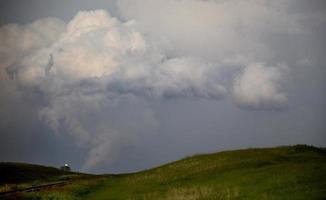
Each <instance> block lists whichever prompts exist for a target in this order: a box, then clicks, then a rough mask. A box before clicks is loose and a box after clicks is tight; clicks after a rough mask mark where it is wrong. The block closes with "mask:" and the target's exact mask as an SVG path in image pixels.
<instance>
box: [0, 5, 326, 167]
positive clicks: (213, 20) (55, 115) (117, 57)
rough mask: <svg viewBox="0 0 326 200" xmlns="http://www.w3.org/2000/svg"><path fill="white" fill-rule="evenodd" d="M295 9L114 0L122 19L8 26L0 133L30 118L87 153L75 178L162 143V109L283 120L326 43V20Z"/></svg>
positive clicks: (86, 17)
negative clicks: (195, 104) (197, 104)
mask: <svg viewBox="0 0 326 200" xmlns="http://www.w3.org/2000/svg"><path fill="white" fill-rule="evenodd" d="M295 5H296V3H295V1H287V2H284V1H273V2H271V1H267V0H266V1H255V0H252V1H246V2H243V1H238V0H231V1H217V0H216V1H213V0H212V1H202V0H187V1H185V0H181V1H177V0H167V1H160V0H154V1H153V0H133V1H130V0H119V1H117V7H118V8H119V12H120V17H119V18H117V17H113V16H111V15H110V14H109V13H108V11H106V10H93V11H80V12H79V13H77V14H76V16H75V17H74V18H73V19H71V20H70V21H69V22H64V21H62V20H60V19H57V18H45V19H40V20H37V21H35V22H33V23H31V24H27V25H19V24H8V25H4V26H2V27H1V28H0V58H1V63H0V81H1V87H0V91H1V94H2V95H1V97H2V98H1V101H0V109H1V110H0V111H1V112H0V117H1V127H7V126H8V124H10V123H16V122H17V120H18V119H19V117H18V116H19V115H21V114H24V115H28V116H30V117H31V119H30V120H31V121H32V122H31V123H33V122H34V121H40V122H42V123H43V124H44V125H45V126H47V127H49V128H50V129H51V130H52V131H53V133H55V134H57V135H65V136H67V137H69V138H71V140H72V141H73V143H74V144H73V145H75V147H74V148H77V149H81V151H83V152H85V153H86V154H87V156H84V157H83V158H84V159H85V160H84V161H83V164H82V170H84V171H89V170H92V169H94V168H97V167H98V166H101V165H103V164H108V163H111V162H114V160H115V159H117V158H118V156H119V152H120V151H123V150H124V148H126V147H128V146H129V145H132V144H135V145H137V144H139V143H142V141H143V140H146V138H151V137H153V135H156V134H163V133H162V124H164V123H167V122H166V119H165V120H162V119H161V117H160V116H159V115H160V111H161V109H162V108H161V106H162V107H164V106H163V105H164V104H166V102H180V101H181V102H185V104H186V103H187V102H191V101H193V100H195V101H196V100H198V101H202V100H204V101H207V102H210V103H211V102H214V103H215V102H216V104H219V103H221V102H217V101H218V100H220V101H231V102H233V103H234V104H235V105H236V106H237V107H238V109H244V110H245V111H246V112H250V111H252V112H256V111H268V112H274V111H282V110H283V111H284V112H287V111H286V109H288V108H289V107H291V102H292V101H291V98H293V95H294V94H295V93H296V92H295V90H296V89H297V88H300V87H301V84H302V83H298V80H302V78H301V79H300V76H301V75H300V74H301V73H302V72H303V71H304V70H301V68H303V67H310V68H311V70H316V72H317V71H322V72H325V70H324V68H323V67H324V65H325V63H326V62H325V58H324V57H322V56H321V55H322V53H320V52H325V51H324V50H325V46H324V45H320V44H319V46H318V45H314V43H315V42H316V40H317V41H320V42H322V41H321V39H322V38H321V37H320V38H319V39H318V37H317V39H316V35H317V36H318V34H320V35H322V32H323V31H324V28H323V27H325V23H326V15H325V12H324V11H325V10H320V11H319V10H317V11H314V12H303V11H300V10H299V11H297V10H296V9H294V8H296V6H295ZM312 22H313V23H312ZM312 27H321V28H319V29H317V31H316V30H315V29H312ZM282 41H287V42H288V43H289V44H290V45H285V44H284V43H285V42H282ZM311 51H319V52H317V53H311ZM311 66H314V67H311ZM316 66H317V67H316ZM310 74H313V75H314V74H315V72H314V71H313V72H310ZM304 77H305V76H304ZM320 80H321V79H320ZM293 85H295V86H293ZM296 85H298V86H296ZM315 85H318V86H319V87H321V88H322V87H323V86H322V84H320V83H316V84H315ZM299 86H300V87H299ZM291 87H292V88H294V89H292V90H291ZM290 92H292V93H290ZM294 98H295V97H294ZM314 98H316V99H321V100H322V99H324V96H316V97H314ZM210 103H209V104H210ZM193 110H196V109H195V108H193ZM171 112H172V113H174V114H175V115H178V113H179V112H182V111H178V110H172V111H171ZM229 120H232V119H229ZM26 123H27V122H26ZM234 123H235V122H234ZM167 126H169V123H167ZM171 126H173V125H172V124H171ZM180 126H182V124H180ZM239 126H240V125H239ZM3 130H5V128H3ZM177 130H178V128H176V129H175V130H174V132H176V134H177ZM230 131H231V130H230ZM198 134H199V133H198ZM175 137H176V138H178V136H177V135H176V136H175ZM239 137H244V136H239Z"/></svg>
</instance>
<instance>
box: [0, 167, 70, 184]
mask: <svg viewBox="0 0 326 200" xmlns="http://www.w3.org/2000/svg"><path fill="white" fill-rule="evenodd" d="M68 174H71V172H65V171H62V170H59V169H57V168H54V167H46V166H41V165H32V164H25V163H9V162H2V163H0V185H2V184H19V183H26V182H31V181H40V180H46V179H51V178H55V177H58V176H62V175H68Z"/></svg>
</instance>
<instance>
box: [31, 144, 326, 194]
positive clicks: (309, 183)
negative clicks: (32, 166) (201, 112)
mask: <svg viewBox="0 0 326 200" xmlns="http://www.w3.org/2000/svg"><path fill="white" fill-rule="evenodd" d="M49 195H50V196H51V195H55V197H56V198H52V199H76V200H77V199H108V200H110V199H114V200H119V199H124V200H125V199H129V200H130V199H135V200H138V199H139V200H146V199H148V200H161V199H166V200H183V199H184V200H195V199H198V200H211V199H326V150H325V149H324V148H315V147H311V146H306V145H296V146H291V147H277V148H262V149H246V150H237V151H227V152H219V153H214V154H205V155H196V156H192V157H188V158H185V159H182V160H179V161H177V162H173V163H169V164H166V165H163V166H160V167H157V168H154V169H150V170H146V171H143V172H138V173H133V174H125V175H124V174H122V175H116V176H104V177H103V176H102V177H100V178H95V179H92V180H91V181H88V182H87V183H86V184H85V181H84V182H75V183H74V184H72V185H70V186H67V188H64V189H60V190H55V191H47V192H40V193H35V194H33V195H29V196H28V197H29V198H30V199H42V198H43V199H49V198H48V197H49Z"/></svg>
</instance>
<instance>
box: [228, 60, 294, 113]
mask: <svg viewBox="0 0 326 200" xmlns="http://www.w3.org/2000/svg"><path fill="white" fill-rule="evenodd" d="M285 74H286V67H285V66H276V67H274V66H272V67H270V66H265V65H264V64H262V63H255V64H251V65H249V66H247V67H246V68H245V69H244V70H243V72H242V74H240V75H239V76H238V77H237V79H236V80H235V83H234V88H233V96H234V100H235V102H236V103H237V104H238V105H239V106H240V107H243V108H249V109H251V108H252V109H262V108H265V109H282V108H284V107H286V106H287V102H288V100H287V97H286V95H285V94H284V93H283V92H282V91H281V90H282V87H281V84H282V81H284V76H285Z"/></svg>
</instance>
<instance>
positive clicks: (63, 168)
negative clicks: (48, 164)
mask: <svg viewBox="0 0 326 200" xmlns="http://www.w3.org/2000/svg"><path fill="white" fill-rule="evenodd" d="M60 169H61V170H63V171H68V172H70V171H71V169H70V167H69V165H68V164H65V165H64V166H62V167H60Z"/></svg>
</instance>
